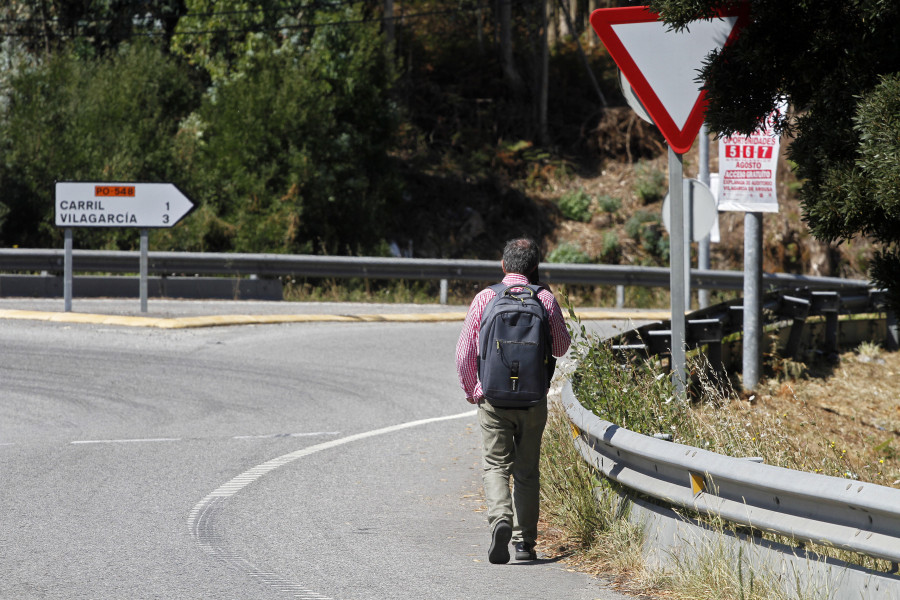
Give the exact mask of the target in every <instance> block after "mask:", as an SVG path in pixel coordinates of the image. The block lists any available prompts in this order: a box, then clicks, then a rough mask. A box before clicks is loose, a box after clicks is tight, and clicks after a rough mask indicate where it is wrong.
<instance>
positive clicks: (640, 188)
mask: <svg viewBox="0 0 900 600" xmlns="http://www.w3.org/2000/svg"><path fill="white" fill-rule="evenodd" d="M635 173H636V175H637V181H636V182H635V184H634V185H635V187H634V193H635V194H637V197H638V198H640V199H641V202H643V203H644V204H651V203H653V202H657V201H659V200H662V199H663V198H664V197H665V195H666V192H667V191H668V188H669V183H668V180H667V178H666V174H665V173H664V172H662V171H660V170H659V169H657V168H656V167H655V166H654V165H653V164H651V163H648V162H639V163H638V164H637V166H636V167H635Z"/></svg>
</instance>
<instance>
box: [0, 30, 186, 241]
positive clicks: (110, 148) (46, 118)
mask: <svg viewBox="0 0 900 600" xmlns="http://www.w3.org/2000/svg"><path fill="white" fill-rule="evenodd" d="M9 85H10V89H9V91H8V94H7V97H6V102H5V104H4V105H3V106H2V107H0V108H2V111H0V156H2V157H3V160H2V161H0V189H2V190H3V195H2V199H3V202H4V203H5V204H6V206H7V207H8V208H9V214H8V216H7V218H6V221H5V222H4V223H3V224H2V227H0V244H3V245H6V246H9V245H13V244H18V245H21V246H27V247H44V246H48V247H49V246H57V247H58V246H59V245H60V244H61V240H62V234H61V232H60V231H59V230H58V229H56V228H55V227H54V225H53V222H54V219H53V211H54V206H53V183H54V181H66V180H70V181H73V180H74V181H79V180H81V181H174V182H176V183H181V181H182V180H181V177H180V175H181V173H182V172H181V170H180V168H179V164H178V163H179V161H178V159H177V157H176V146H175V143H174V140H175V136H176V132H177V131H178V128H179V122H180V121H181V120H182V119H183V118H184V117H185V116H186V115H187V114H189V113H190V111H191V110H192V108H193V107H194V106H196V104H197V103H198V101H199V97H200V91H199V89H198V88H197V86H196V85H195V84H194V83H193V82H192V80H191V77H190V74H189V73H188V72H187V71H185V70H184V69H183V68H182V66H181V65H179V64H178V63H177V62H176V61H175V60H173V59H172V57H171V56H168V55H166V54H165V53H163V52H162V51H161V49H160V48H159V47H158V46H156V45H154V44H152V43H150V42H146V41H145V42H140V43H136V44H131V45H123V46H121V47H120V48H119V49H118V50H117V51H116V52H115V53H114V54H112V55H110V56H108V57H104V58H102V59H84V58H80V57H79V56H77V55H76V54H75V53H73V52H71V51H62V52H59V53H57V54H54V55H52V56H50V57H49V58H48V59H47V60H46V61H45V62H44V63H42V64H40V65H36V66H32V67H30V68H28V69H23V70H22V71H21V72H20V73H18V74H16V75H14V76H13V77H12V78H11V79H10V82H9ZM76 239H77V240H78V241H79V243H82V244H85V245H89V246H90V247H96V248H102V247H108V248H115V249H119V248H121V249H129V248H131V247H133V246H134V242H135V241H136V234H135V233H134V232H133V231H131V230H119V229H116V230H96V229H82V230H79V231H78V234H77V236H76Z"/></svg>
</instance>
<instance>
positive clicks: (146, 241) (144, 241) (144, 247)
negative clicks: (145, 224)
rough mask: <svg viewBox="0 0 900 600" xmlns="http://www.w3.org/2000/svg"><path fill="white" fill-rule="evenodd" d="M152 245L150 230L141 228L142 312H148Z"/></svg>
mask: <svg viewBox="0 0 900 600" xmlns="http://www.w3.org/2000/svg"><path fill="white" fill-rule="evenodd" d="M149 247H150V231H149V230H148V229H141V283H140V295H141V312H142V313H145V312H147V263H148V260H147V254H148V251H149Z"/></svg>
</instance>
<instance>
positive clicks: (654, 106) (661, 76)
mask: <svg viewBox="0 0 900 600" xmlns="http://www.w3.org/2000/svg"><path fill="white" fill-rule="evenodd" d="M748 19H749V15H748V13H747V9H746V7H745V6H743V5H741V6H740V7H738V8H735V9H731V10H729V11H720V12H719V15H718V18H715V19H711V20H700V21H692V22H691V23H689V24H688V27H687V28H686V29H684V30H683V31H674V30H672V29H670V28H669V26H668V25H666V24H665V23H663V22H662V21H660V20H659V15H658V14H657V13H655V12H652V11H650V10H649V9H648V8H647V7H646V6H634V7H625V8H603V9H599V10H595V11H594V12H593V13H592V14H591V25H592V26H593V28H594V31H596V32H597V35H598V36H600V39H601V40H602V41H603V44H604V45H605V46H606V49H607V50H608V51H609V54H610V56H611V57H612V58H613V60H614V61H615V62H616V65H617V66H618V67H619V69H621V71H622V73H623V74H624V75H625V78H626V79H627V80H628V82H629V83H630V84H631V87H632V88H634V91H635V93H636V94H637V96H638V98H639V99H640V101H641V104H643V106H644V107H646V109H647V112H648V113H649V114H650V117H652V118H653V122H654V123H656V126H657V127H659V130H660V131H661V132H662V134H663V137H665V138H666V141H667V142H668V143H669V146H670V147H671V148H672V149H673V150H675V152H676V153H678V154H684V153H686V152H687V151H688V150H690V149H691V145H692V144H693V143H694V138H696V137H697V133H698V132H699V131H700V126H701V125H703V119H704V115H705V113H706V91H705V90H703V89H701V86H702V82H698V81H697V76H698V70H699V69H700V68H701V67H702V66H703V61H704V60H705V59H706V57H707V56H708V55H709V53H710V52H712V51H714V50H718V49H720V48H723V47H725V45H726V44H728V43H730V42H731V41H732V40H733V39H734V38H735V37H736V36H737V33H738V31H740V29H741V28H743V27H744V25H745V24H746V23H747V21H748Z"/></svg>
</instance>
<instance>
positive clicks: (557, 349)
mask: <svg viewBox="0 0 900 600" xmlns="http://www.w3.org/2000/svg"><path fill="white" fill-rule="evenodd" d="M503 283H504V284H506V285H516V284H517V283H518V284H522V285H528V278H527V277H526V276H524V275H520V274H518V273H507V275H506V277H504V278H503ZM496 295H497V294H496V293H495V292H494V291H493V290H492V289H490V288H485V289H484V290H482V291H481V292H479V293H478V295H477V296H475V299H474V300H472V304H471V305H469V312H468V313H467V314H466V320H465V322H464V323H463V328H462V332H461V333H460V334H459V341H458V342H457V343H456V373H457V375H459V385H460V387H462V389H463V392H465V394H466V398H467V399H474V400H475V401H477V400H480V399H481V398H482V397H483V396H484V393H483V392H482V391H481V382H480V381H478V351H479V348H478V332H479V331H480V330H481V317H482V315H483V314H484V309H485V307H486V306H487V304H488V302H490V301H491V299H492V298H493V297H494V296H496ZM538 299H539V300H540V301H541V304H543V305H544V308H546V309H547V314H548V315H550V335H551V337H552V338H553V348H552V352H553V356H556V357H559V356H562V355H563V354H565V353H566V351H567V350H568V349H569V344H570V343H571V342H572V339H571V338H570V337H569V332H568V331H567V330H566V322H565V319H564V317H563V313H562V309H560V307H559V303H558V302H557V301H556V298H554V297H553V294H552V293H551V292H550V291H549V290H546V289H542V290H541V291H540V292H538Z"/></svg>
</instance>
